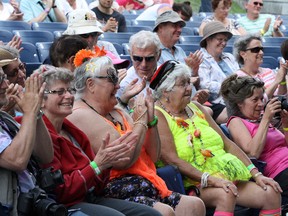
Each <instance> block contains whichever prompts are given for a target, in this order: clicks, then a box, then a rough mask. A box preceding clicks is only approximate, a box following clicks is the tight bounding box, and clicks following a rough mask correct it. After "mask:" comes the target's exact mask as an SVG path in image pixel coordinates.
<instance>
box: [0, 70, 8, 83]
mask: <svg viewBox="0 0 288 216" xmlns="http://www.w3.org/2000/svg"><path fill="white" fill-rule="evenodd" d="M6 79H7V75H6V74H4V73H1V74H0V85H2V83H3V82H4V80H6Z"/></svg>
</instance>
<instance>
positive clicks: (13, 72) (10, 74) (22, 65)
mask: <svg viewBox="0 0 288 216" xmlns="http://www.w3.org/2000/svg"><path fill="white" fill-rule="evenodd" d="M19 70H21V71H23V72H24V71H25V70H26V64H25V63H23V62H21V63H20V64H19V66H18V67H17V68H15V69H14V70H12V72H8V73H7V77H15V76H17V75H18V73H19ZM25 72H26V71H25ZM25 72H24V73H25Z"/></svg>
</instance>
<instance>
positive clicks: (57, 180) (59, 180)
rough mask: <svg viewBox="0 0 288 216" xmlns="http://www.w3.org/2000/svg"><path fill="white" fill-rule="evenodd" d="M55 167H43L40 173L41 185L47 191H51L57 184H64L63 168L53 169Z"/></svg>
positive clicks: (39, 180)
mask: <svg viewBox="0 0 288 216" xmlns="http://www.w3.org/2000/svg"><path fill="white" fill-rule="evenodd" d="M52 170H53V167H49V168H47V169H42V170H40V171H39V173H38V183H39V186H40V187H41V188H42V189H44V190H45V191H51V190H52V189H54V188H55V187H56V186H57V185H61V184H64V179H63V176H62V173H61V170H55V171H54V172H53V171H52Z"/></svg>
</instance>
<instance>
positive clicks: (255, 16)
mask: <svg viewBox="0 0 288 216" xmlns="http://www.w3.org/2000/svg"><path fill="white" fill-rule="evenodd" d="M262 8H263V0H246V2H245V9H246V11H247V14H246V16H243V17H241V18H240V19H238V22H239V24H240V25H241V26H242V27H243V28H244V29H245V30H246V32H249V33H259V34H260V35H261V36H265V37H283V36H284V35H283V33H282V32H281V30H280V26H281V25H282V22H283V20H282V19H281V18H280V16H278V17H277V18H276V19H275V17H274V16H273V15H271V14H260V12H261V9H262Z"/></svg>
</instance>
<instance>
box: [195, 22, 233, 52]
mask: <svg viewBox="0 0 288 216" xmlns="http://www.w3.org/2000/svg"><path fill="white" fill-rule="evenodd" d="M218 33H225V34H227V36H228V40H229V39H230V38H231V37H232V36H233V34H232V33H231V32H230V31H228V30H227V29H226V28H225V26H224V25H223V23H221V22H219V21H212V22H209V23H207V24H206V25H205V27H204V29H203V38H202V40H201V41H200V47H206V45H207V43H206V39H207V38H208V37H210V36H212V35H214V34H218Z"/></svg>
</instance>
